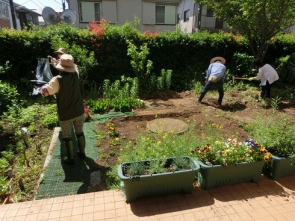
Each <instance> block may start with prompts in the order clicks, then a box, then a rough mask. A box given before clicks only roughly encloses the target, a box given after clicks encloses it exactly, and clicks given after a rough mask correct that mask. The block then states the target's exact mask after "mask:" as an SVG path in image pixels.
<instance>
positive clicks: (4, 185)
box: [0, 175, 10, 195]
mask: <svg viewBox="0 0 295 221" xmlns="http://www.w3.org/2000/svg"><path fill="white" fill-rule="evenodd" d="M9 185H10V182H9V181H7V177H6V176H1V175H0V195H2V194H8V193H9V189H10V188H9Z"/></svg>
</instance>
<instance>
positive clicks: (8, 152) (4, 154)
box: [1, 148, 15, 163]
mask: <svg viewBox="0 0 295 221" xmlns="http://www.w3.org/2000/svg"><path fill="white" fill-rule="evenodd" d="M1 157H2V158H3V159H6V160H7V161H8V162H9V163H12V161H13V159H14V157H15V156H14V151H12V150H9V149H8V148H7V150H4V151H2V152H1Z"/></svg>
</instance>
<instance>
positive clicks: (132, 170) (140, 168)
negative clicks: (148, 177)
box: [123, 161, 147, 176]
mask: <svg viewBox="0 0 295 221" xmlns="http://www.w3.org/2000/svg"><path fill="white" fill-rule="evenodd" d="M146 170H147V166H146V164H145V163H144V162H143V161H138V162H132V163H130V164H125V165H124V167H123V173H124V174H125V175H126V176H135V175H143V174H145V172H146Z"/></svg>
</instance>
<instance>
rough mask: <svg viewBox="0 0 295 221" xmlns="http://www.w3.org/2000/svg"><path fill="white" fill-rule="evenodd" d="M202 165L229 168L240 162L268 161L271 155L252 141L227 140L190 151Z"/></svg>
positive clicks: (263, 147)
mask: <svg viewBox="0 0 295 221" xmlns="http://www.w3.org/2000/svg"><path fill="white" fill-rule="evenodd" d="M191 154H192V155H196V157H197V158H198V160H200V161H201V162H202V163H204V164H206V165H209V166H213V165H223V166H230V165H235V164H238V163H242V162H248V163H250V162H257V161H262V160H264V161H268V160H269V158H270V156H271V154H270V153H269V152H268V151H267V150H266V148H265V146H264V145H261V144H259V143H257V142H255V141H254V140H251V139H248V140H245V141H244V142H238V141H237V139H232V138H228V139H227V140H226V141H225V142H224V141H215V143H213V144H206V145H205V146H203V147H197V148H196V149H195V150H193V151H191Z"/></svg>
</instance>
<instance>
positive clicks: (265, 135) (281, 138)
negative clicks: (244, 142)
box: [245, 113, 295, 157]
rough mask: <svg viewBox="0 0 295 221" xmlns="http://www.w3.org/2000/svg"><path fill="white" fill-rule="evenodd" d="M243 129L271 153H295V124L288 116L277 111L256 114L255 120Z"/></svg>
mask: <svg viewBox="0 0 295 221" xmlns="http://www.w3.org/2000/svg"><path fill="white" fill-rule="evenodd" d="M245 129H246V130H247V131H248V132H249V133H250V134H251V135H252V137H253V138H254V139H255V140H256V141H257V142H259V143H261V144H263V145H265V146H266V147H267V149H268V150H269V151H270V152H271V153H272V154H273V155H276V156H280V157H290V156H294V155H295V138H294V132H295V126H294V123H293V122H292V119H291V118H290V117H288V116H286V115H278V114H277V113H273V114H268V115H263V116H258V117H257V118H256V119H255V122H253V123H251V124H248V125H245Z"/></svg>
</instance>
